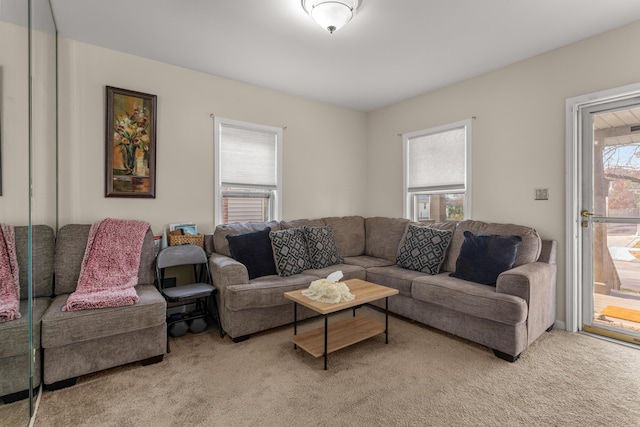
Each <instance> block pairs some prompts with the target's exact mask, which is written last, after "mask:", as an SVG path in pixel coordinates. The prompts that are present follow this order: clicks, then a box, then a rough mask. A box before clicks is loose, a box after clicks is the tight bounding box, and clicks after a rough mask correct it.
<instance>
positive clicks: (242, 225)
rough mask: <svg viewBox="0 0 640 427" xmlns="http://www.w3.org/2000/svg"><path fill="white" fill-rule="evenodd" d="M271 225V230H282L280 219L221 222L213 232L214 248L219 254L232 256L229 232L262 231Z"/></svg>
mask: <svg viewBox="0 0 640 427" xmlns="http://www.w3.org/2000/svg"><path fill="white" fill-rule="evenodd" d="M267 227H269V228H270V229H271V231H277V230H280V229H281V228H280V223H279V222H278V221H271V222H234V223H231V224H220V225H218V226H217V227H216V229H215V230H214V232H213V248H214V249H215V251H216V252H217V253H219V254H222V255H226V256H228V257H230V256H231V251H230V250H229V241H228V240H227V234H244V233H251V232H253V231H261V230H264V229H265V228H267Z"/></svg>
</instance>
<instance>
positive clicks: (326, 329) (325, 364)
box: [324, 314, 329, 371]
mask: <svg viewBox="0 0 640 427" xmlns="http://www.w3.org/2000/svg"><path fill="white" fill-rule="evenodd" d="M328 319H329V316H328V315H326V314H325V315H324V370H325V371H326V370H327V335H328V333H329V324H328V322H327V320H328Z"/></svg>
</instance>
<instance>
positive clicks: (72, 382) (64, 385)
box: [44, 377, 78, 391]
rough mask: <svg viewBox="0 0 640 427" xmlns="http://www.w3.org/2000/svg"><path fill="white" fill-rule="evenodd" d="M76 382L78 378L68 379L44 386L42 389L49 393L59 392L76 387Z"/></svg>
mask: <svg viewBox="0 0 640 427" xmlns="http://www.w3.org/2000/svg"><path fill="white" fill-rule="evenodd" d="M76 381H78V377H73V378H68V379H66V380H62V381H57V382H55V383H53V384H45V385H44V388H45V389H47V390H49V391H55V390H60V389H63V388H67V387H71V386H74V385H76Z"/></svg>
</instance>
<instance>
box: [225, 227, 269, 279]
mask: <svg viewBox="0 0 640 427" xmlns="http://www.w3.org/2000/svg"><path fill="white" fill-rule="evenodd" d="M270 232H271V228H269V227H267V228H265V229H264V230H262V231H254V232H251V233H243V234H235V235H234V234H227V236H226V237H227V240H228V241H229V251H230V252H231V257H232V258H233V259H235V260H236V261H238V262H241V263H242V264H244V265H245V267H247V271H248V272H249V280H251V279H255V278H256V277H262V276H269V275H272V274H277V272H276V264H275V263H274V261H273V249H271V239H270V238H269V233H270Z"/></svg>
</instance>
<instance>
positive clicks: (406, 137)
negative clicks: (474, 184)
mask: <svg viewBox="0 0 640 427" xmlns="http://www.w3.org/2000/svg"><path fill="white" fill-rule="evenodd" d="M471 123H472V119H466V120H461V121H459V122H455V123H449V124H445V125H441V126H435V127H432V128H427V129H422V130H419V131H414V132H408V133H403V134H402V172H403V174H402V194H403V198H404V203H403V216H404V218H407V219H410V220H412V221H413V220H414V218H413V195H414V194H416V193H418V192H409V141H410V140H411V139H414V138H418V137H422V136H428V135H433V134H437V133H442V132H447V131H451V130H454V129H460V128H464V129H465V174H464V189H462V191H463V192H464V219H470V218H471V212H472V210H471V207H472V206H471V200H472V197H471V146H472V144H471V140H472V136H471V135H472V132H471V130H472V129H471ZM447 192H454V193H457V192H460V189H459V188H458V189H451V190H450V191H447V189H443V188H435V187H434V188H433V189H432V191H419V193H422V194H442V193H447Z"/></svg>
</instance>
